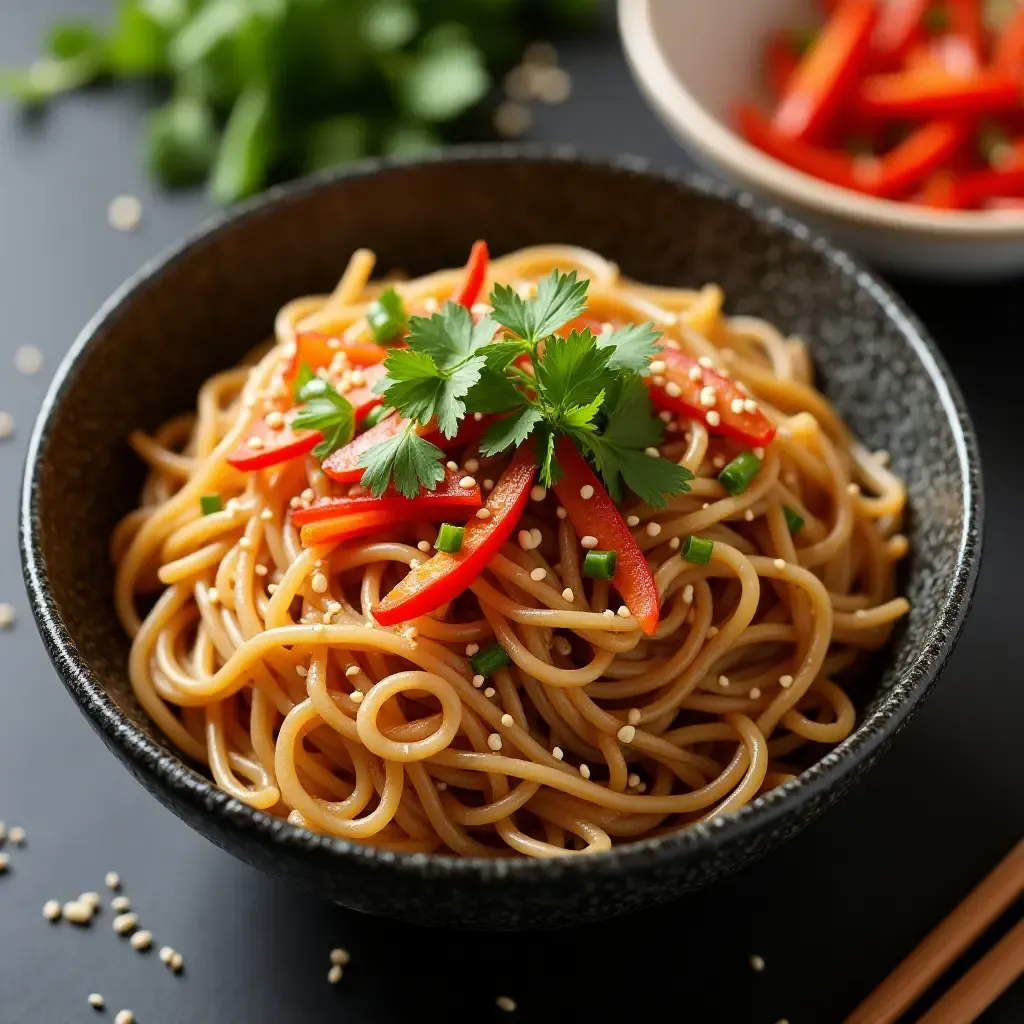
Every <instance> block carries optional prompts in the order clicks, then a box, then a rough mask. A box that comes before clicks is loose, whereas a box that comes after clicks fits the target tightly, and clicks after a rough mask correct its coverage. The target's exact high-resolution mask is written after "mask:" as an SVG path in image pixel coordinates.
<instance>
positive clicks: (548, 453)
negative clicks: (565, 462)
mask: <svg viewBox="0 0 1024 1024" xmlns="http://www.w3.org/2000/svg"><path fill="white" fill-rule="evenodd" d="M534 451H535V452H536V453H537V465H538V467H539V468H540V472H539V473H538V479H539V480H540V482H541V486H543V487H550V486H551V485H552V484H556V483H558V481H559V480H560V479H561V477H562V470H561V467H560V466H559V465H558V460H557V459H556V458H555V434H554V431H553V430H551V429H550V427H548V426H546V425H544V426H541V427H539V428H538V430H537V439H536V441H535V442H534Z"/></svg>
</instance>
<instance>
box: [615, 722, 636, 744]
mask: <svg viewBox="0 0 1024 1024" xmlns="http://www.w3.org/2000/svg"><path fill="white" fill-rule="evenodd" d="M615 735H616V736H618V738H619V742H620V743H632V742H633V740H634V739H636V726H635V725H624V726H623V727H622V728H621V729H620V730H619V731H618V732H617V733H616V734H615Z"/></svg>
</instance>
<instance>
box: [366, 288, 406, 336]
mask: <svg viewBox="0 0 1024 1024" xmlns="http://www.w3.org/2000/svg"><path fill="white" fill-rule="evenodd" d="M406 321H407V317H406V315H405V305H404V304H403V303H402V298H401V296H400V295H399V294H398V292H396V291H395V289H394V288H389V289H388V290H387V291H385V292H381V293H380V295H378V296H377V298H376V299H375V300H374V301H373V302H371V303H370V305H369V307H368V308H367V310H366V322H367V323H368V324H369V325H370V330H371V331H373V340H374V341H375V342H377V344H378V345H383V344H384V343H385V342H388V341H394V340H395V339H396V338H400V337H401V336H402V335H403V334H404V333H405V329H406Z"/></svg>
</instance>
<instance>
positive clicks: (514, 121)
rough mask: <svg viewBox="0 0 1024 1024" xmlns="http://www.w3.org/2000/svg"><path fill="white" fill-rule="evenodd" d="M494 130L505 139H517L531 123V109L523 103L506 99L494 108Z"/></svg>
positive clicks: (527, 129)
mask: <svg viewBox="0 0 1024 1024" xmlns="http://www.w3.org/2000/svg"><path fill="white" fill-rule="evenodd" d="M493 121H494V130H495V131H496V132H497V133H498V134H499V135H500V136H501V137H502V138H505V139H517V138H519V136H520V135H524V134H525V133H526V132H527V131H529V129H530V125H531V124H533V111H532V110H530V108H529V107H528V106H526V105H525V104H523V103H516V102H515V101H513V100H506V101H505V102H504V103H499V104H498V106H497V107H496V108H495V110H494V117H493Z"/></svg>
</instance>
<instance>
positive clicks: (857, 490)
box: [846, 484, 860, 498]
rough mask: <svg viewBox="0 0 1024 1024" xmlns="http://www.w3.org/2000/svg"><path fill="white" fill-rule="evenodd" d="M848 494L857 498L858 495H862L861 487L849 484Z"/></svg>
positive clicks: (847, 487) (847, 486)
mask: <svg viewBox="0 0 1024 1024" xmlns="http://www.w3.org/2000/svg"><path fill="white" fill-rule="evenodd" d="M846 493H847V494H849V495H850V496H851V497H854V498H856V497H857V495H858V494H860V487H858V486H857V484H847V485H846Z"/></svg>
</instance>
